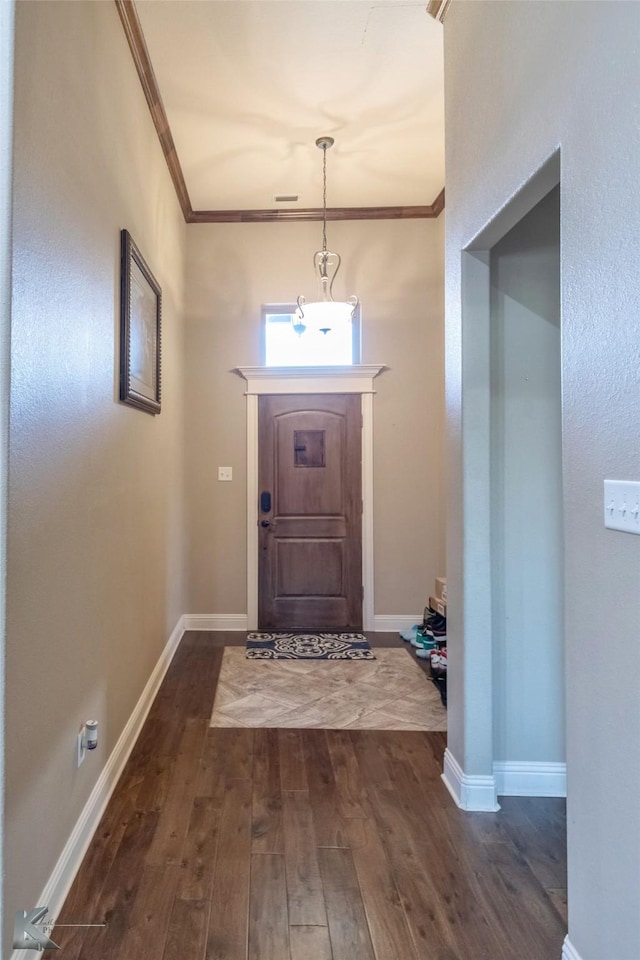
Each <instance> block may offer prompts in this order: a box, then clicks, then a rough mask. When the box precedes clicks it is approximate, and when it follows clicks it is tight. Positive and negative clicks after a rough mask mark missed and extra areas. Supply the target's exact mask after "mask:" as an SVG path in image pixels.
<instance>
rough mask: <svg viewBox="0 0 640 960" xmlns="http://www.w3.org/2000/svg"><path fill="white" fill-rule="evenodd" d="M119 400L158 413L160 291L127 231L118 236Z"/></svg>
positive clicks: (160, 326)
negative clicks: (119, 261)
mask: <svg viewBox="0 0 640 960" xmlns="http://www.w3.org/2000/svg"><path fill="white" fill-rule="evenodd" d="M120 239H121V242H120V250H121V267H120V399H121V400H122V402H123V403H129V404H131V406H132V407H137V408H138V409H139V410H145V411H146V412H147V413H152V414H157V413H160V382H161V350H160V345H161V329H162V291H161V289H160V287H159V285H158V283H157V281H156V279H155V277H154V276H153V274H152V273H151V270H150V269H149V267H148V266H147V264H146V262H145V260H144V258H143V256H142V254H141V253H140V251H139V250H138V248H137V246H136V245H135V243H134V242H133V240H132V238H131V234H130V233H129V231H128V230H122V231H121V234H120Z"/></svg>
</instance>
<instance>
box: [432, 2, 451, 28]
mask: <svg viewBox="0 0 640 960" xmlns="http://www.w3.org/2000/svg"><path fill="white" fill-rule="evenodd" d="M450 3H451V0H429V4H428V6H427V13H428V14H429V16H430V17H433V19H434V20H439V21H440V23H444V18H445V17H446V15H447V11H448V10H449V4H450Z"/></svg>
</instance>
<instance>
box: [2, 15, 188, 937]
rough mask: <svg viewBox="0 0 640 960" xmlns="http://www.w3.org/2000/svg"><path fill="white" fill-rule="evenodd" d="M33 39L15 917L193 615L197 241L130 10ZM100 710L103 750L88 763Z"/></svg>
mask: <svg viewBox="0 0 640 960" xmlns="http://www.w3.org/2000/svg"><path fill="white" fill-rule="evenodd" d="M16 30H17V35H16V78H15V81H16V102H15V116H16V125H15V180H14V182H15V188H14V203H15V220H14V255H13V326H12V338H13V343H12V390H11V437H10V443H11V447H10V488H9V507H8V509H9V536H8V636H7V650H6V670H7V765H6V782H7V790H6V817H7V834H6V862H5V875H6V881H5V882H6V888H5V889H6V897H5V905H6V913H7V914H8V917H9V920H11V918H12V916H13V913H14V912H15V910H17V909H31V908H32V907H34V906H35V905H36V901H37V898H38V896H39V895H40V893H41V891H42V887H43V884H44V882H45V881H46V879H47V878H48V877H49V876H50V874H51V872H52V870H53V867H54V866H55V864H56V861H57V859H58V857H59V855H60V853H61V851H62V848H63V846H64V844H65V842H66V841H67V839H68V837H69V835H70V833H71V830H72V828H73V826H74V825H75V823H76V821H77V819H78V816H79V814H80V812H81V810H82V807H83V805H84V803H85V802H86V800H87V798H88V796H89V793H90V791H91V789H92V787H93V786H94V784H95V782H96V779H97V777H98V775H99V774H100V772H101V770H102V769H103V766H104V763H105V761H106V758H107V757H108V756H109V754H110V752H111V751H112V749H113V747H114V744H115V742H116V740H117V738H118V737H119V735H120V734H121V732H122V730H123V727H124V725H125V723H126V721H127V720H128V719H129V717H130V715H131V713H132V710H133V708H134V706H135V704H136V701H137V700H138V698H139V696H140V694H141V692H142V690H143V688H144V685H145V683H146V682H147V680H148V678H149V675H150V673H151V671H152V669H153V667H154V665H155V664H156V662H157V660H158V657H159V655H160V653H161V651H162V649H163V647H164V645H165V643H166V641H167V639H168V637H169V635H170V633H171V631H172V630H173V628H174V627H175V625H176V622H177V620H178V618H179V616H180V615H181V614H182V613H183V612H184V606H185V601H184V593H183V555H182V546H183V545H182V538H183V516H182V491H181V484H182V468H181V447H182V429H183V428H182V424H183V420H182V392H183V387H182V375H181V368H182V339H183V330H182V312H183V305H182V300H183V275H184V240H185V233H186V229H185V226H184V223H183V220H182V217H181V214H180V211H179V208H178V205H177V202H176V199H175V195H174V192H173V188H172V186H171V183H170V180H169V176H168V173H167V170H166V166H165V163H164V159H163V157H162V154H161V151H160V148H159V145H158V141H157V137H156V134H155V131H154V129H153V126H152V123H151V120H150V117H149V112H148V109H147V106H146V103H145V101H144V98H143V94H142V92H141V88H140V84H139V81H138V78H137V76H136V74H135V70H134V67H133V64H132V60H131V55H130V53H129V50H128V48H127V45H126V41H125V39H124V34H123V31H122V28H121V26H120V22H119V19H118V14H117V10H116V7H115V4H113V3H105V2H103V3H36V2H30V3H19V4H18V5H17V23H16ZM122 227H127V228H128V229H129V230H130V232H131V234H132V235H133V237H134V239H135V240H136V242H137V243H138V245H139V247H140V248H141V250H142V252H143V254H144V255H145V257H146V258H147V260H148V262H149V264H150V266H151V268H152V270H153V271H154V273H155V275H156V277H157V279H158V281H159V283H160V284H161V286H162V290H163V297H164V299H163V336H164V350H163V354H164V360H163V410H162V414H161V415H160V416H159V417H155V418H154V417H151V416H149V415H148V414H145V413H143V412H140V411H137V410H134V409H133V408H132V407H127V406H124V405H122V404H120V403H119V402H118V401H117V375H116V365H117V364H116V357H117V350H118V322H119V309H118V284H119V231H120V229H121V228H122ZM89 717H95V718H96V719H97V720H98V721H99V724H100V745H99V747H98V749H97V750H96V752H95V753H94V754H89V755H88V757H87V759H85V762H84V765H83V766H82V767H81V768H80V769H77V768H76V762H75V749H76V744H75V741H76V732H77V729H78V726H79V724H80V722H81V721H83V720H86V719H88V718H89ZM78 919H79V920H83V919H90V918H78ZM8 953H9V950H8V949H7V944H6V942H5V950H3V955H8Z"/></svg>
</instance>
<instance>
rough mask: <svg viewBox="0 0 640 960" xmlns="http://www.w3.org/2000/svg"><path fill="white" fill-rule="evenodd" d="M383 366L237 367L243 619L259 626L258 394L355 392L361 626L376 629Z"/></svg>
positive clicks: (255, 626) (253, 626)
mask: <svg viewBox="0 0 640 960" xmlns="http://www.w3.org/2000/svg"><path fill="white" fill-rule="evenodd" d="M385 369H386V367H385V365H384V364H366V365H365V364H358V365H357V366H353V367H237V368H236V372H237V373H239V374H240V376H242V377H244V378H245V380H246V381H247V392H246V397H247V623H248V629H249V630H256V629H257V627H258V397H259V396H262V395H265V394H283V393H286V394H294V395H298V394H306V393H359V394H360V403H361V410H362V588H363V593H362V626H363V629H364V630H373V628H374V614H373V611H374V594H373V591H374V580H373V394H374V393H375V390H374V389H373V381H374V379H375V377H377V376H378V374H380V373H381V372H382V371H383V370H385Z"/></svg>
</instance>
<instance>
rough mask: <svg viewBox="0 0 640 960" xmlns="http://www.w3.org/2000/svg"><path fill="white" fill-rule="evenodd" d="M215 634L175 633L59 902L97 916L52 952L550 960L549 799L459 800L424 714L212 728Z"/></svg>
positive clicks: (561, 876)
mask: <svg viewBox="0 0 640 960" xmlns="http://www.w3.org/2000/svg"><path fill="white" fill-rule="evenodd" d="M380 639H381V638H379V637H378V638H377V639H376V642H380ZM395 640H396V638H393V642H395ZM229 642H233V643H235V642H242V640H239V638H238V637H237V635H235V636H234V635H220V634H219V635H217V636H212V635H211V634H204V633H189V634H186V635H185V637H184V638H183V640H182V643H181V645H180V648H179V650H178V652H177V654H176V656H175V658H174V661H173V663H172V665H171V667H170V669H169V671H168V673H167V676H166V678H165V681H164V683H163V685H162V688H161V689H160V691H159V693H158V696H157V697H156V700H155V702H154V704H153V707H152V709H151V712H150V714H149V717H148V719H147V721H146V723H145V725H144V728H143V730H142V734H141V736H140V738H139V740H138V743H137V744H136V746H135V748H134V751H133V753H132V755H131V758H130V760H129V762H128V764H127V766H126V768H125V771H124V774H123V776H122V778H121V780H120V783H119V784H118V787H117V789H116V790H115V792H114V795H113V797H112V799H111V801H110V802H109V805H108V808H107V810H106V813H105V815H104V817H103V820H102V822H101V824H100V826H99V828H98V830H97V832H96V834H95V837H94V839H93V841H92V843H91V845H90V847H89V850H88V852H87V855H86V857H85V859H84V862H83V864H82V866H81V868H80V871H79V873H78V875H77V877H76V880H75V882H74V884H73V887H72V889H71V891H70V893H69V896H68V898H67V902H66V904H65V906H64V909H63V910H62V912H61V914H60V917H59V920H60V923H65V922H67V923H72V922H89V921H92V922H102V921H104V922H106V924H107V926H106V927H105V928H98V929H82V928H77V929H70V928H66V929H64V928H62V927H59V928H57V929H56V931H55V932H54V935H53V939H54V940H55V942H57V943H58V944H60V945H61V948H62V949H61V950H60V953H59V954H57V956H59V957H60V958H61V960H115V958H118V960H129V958H131V960H151V958H153V960H178V958H180V960H485V958H486V960H559V957H560V955H561V950H562V940H563V937H564V934H565V932H566V920H565V902H566V897H565V893H566V863H565V850H566V844H565V812H564V802H563V801H560V800H539V799H538V800H533V799H515V798H505V799H503V801H502V810H501V811H500V812H499V813H497V814H468V813H467V814H465V813H462V812H461V811H460V810H458V808H457V807H456V806H455V804H454V803H453V801H452V799H451V797H450V796H449V794H448V793H447V790H446V789H445V787H444V785H443V783H442V781H441V779H440V772H441V769H442V755H443V752H444V747H445V735H444V734H440V733H431V734H429V733H420V732H401V733H400V732H398V733H396V732H389V731H345V730H275V729H261V730H247V729H243V730H230V729H210V728H209V726H208V720H209V715H210V713H211V708H212V702H213V694H214V689H215V684H216V680H217V675H218V671H219V669H220V662H221V659H222V652H223V651H222V646H223V645H224V644H225V643H229ZM398 642H399V641H398ZM54 955H56V954H53V953H52V954H51V956H52V957H53V956H54Z"/></svg>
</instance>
